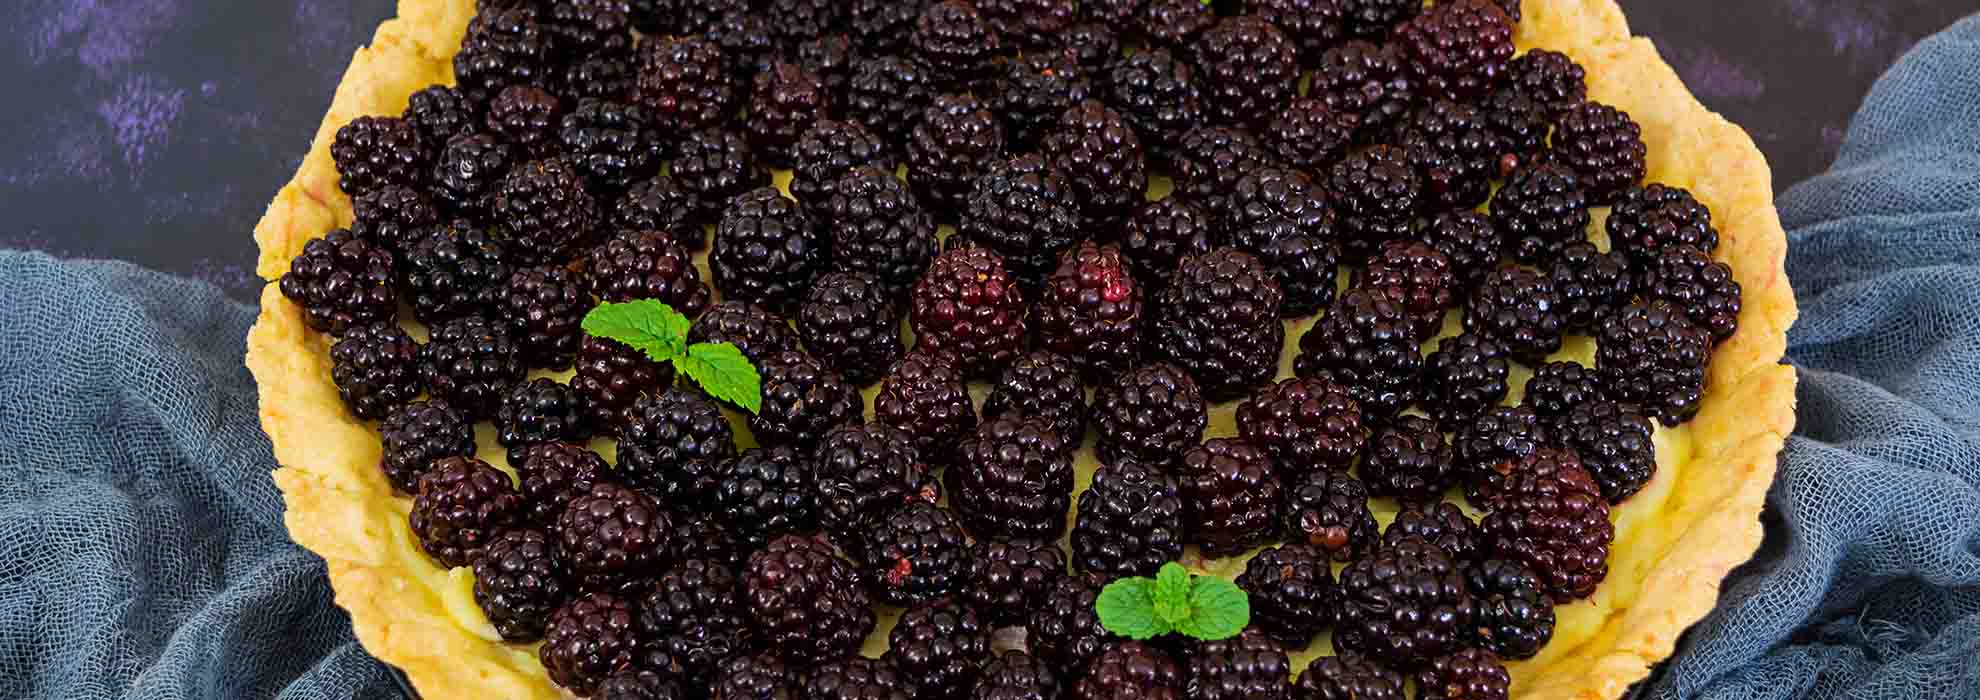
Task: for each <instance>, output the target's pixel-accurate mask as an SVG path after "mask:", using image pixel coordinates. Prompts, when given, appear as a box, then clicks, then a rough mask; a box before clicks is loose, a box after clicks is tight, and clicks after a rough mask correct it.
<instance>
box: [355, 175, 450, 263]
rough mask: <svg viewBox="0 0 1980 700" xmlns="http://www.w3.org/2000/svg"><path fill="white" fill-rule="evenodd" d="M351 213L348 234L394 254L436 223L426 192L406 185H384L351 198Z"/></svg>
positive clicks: (437, 215) (436, 214) (436, 212)
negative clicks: (362, 238)
mask: <svg viewBox="0 0 1980 700" xmlns="http://www.w3.org/2000/svg"><path fill="white" fill-rule="evenodd" d="M351 214H352V221H351V232H353V233H356V234H358V235H359V236H362V237H364V238H366V239H368V240H370V241H371V242H373V243H377V244H380V245H383V246H384V247H385V248H386V249H387V250H390V251H392V252H393V253H398V254H404V253H405V251H406V250H407V249H409V248H411V247H412V244H413V243H415V242H417V241H418V240H419V239H420V238H421V237H423V236H425V235H426V234H427V232H428V230H429V229H431V228H432V227H433V226H435V225H437V224H439V223H440V210H439V209H438V208H437V207H435V206H434V205H433V200H432V199H429V198H428V197H427V190H425V189H423V188H413V187H408V186H406V185H396V184H395V185H386V186H384V187H380V188H378V189H375V190H372V191H370V192H366V193H364V194H362V195H359V196H357V197H354V198H352V199H351Z"/></svg>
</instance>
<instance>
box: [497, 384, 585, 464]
mask: <svg viewBox="0 0 1980 700" xmlns="http://www.w3.org/2000/svg"><path fill="white" fill-rule="evenodd" d="M588 418H590V412H589V411H588V410H586V408H585V406H584V399H582V398H580V397H579V396H578V395H577V392H574V391H571V388H570V387H569V386H567V385H565V384H563V383H562V382H559V381H556V380H554V379H545V378H541V377H539V378H536V379H532V380H529V381H527V382H523V383H520V384H516V385H515V386H512V387H509V389H508V391H505V392H503V393H502V404H501V405H500V406H498V407H496V409H495V440H496V441H497V442H500V443H501V444H502V446H503V447H506V448H509V461H510V462H512V463H513V462H520V461H522V457H523V455H524V454H525V453H526V452H528V451H529V447H530V446H531V445H537V444H542V443H546V442H569V443H580V444H581V443H583V442H584V441H586V440H589V439H590V438H591V432H592V430H591V422H590V421H589V420H587V419H588Z"/></svg>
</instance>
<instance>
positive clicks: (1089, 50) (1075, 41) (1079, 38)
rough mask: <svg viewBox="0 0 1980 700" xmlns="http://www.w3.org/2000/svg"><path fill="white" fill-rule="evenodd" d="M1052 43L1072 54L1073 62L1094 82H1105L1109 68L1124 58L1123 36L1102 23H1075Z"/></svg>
mask: <svg viewBox="0 0 1980 700" xmlns="http://www.w3.org/2000/svg"><path fill="white" fill-rule="evenodd" d="M1051 41H1052V43H1053V44H1054V45H1055V46H1056V47H1057V48H1058V50H1060V51H1064V52H1066V53H1068V54H1071V55H1072V57H1073V62H1074V63H1078V64H1079V67H1080V68H1083V69H1085V70H1086V74H1087V75H1088V76H1091V77H1092V78H1093V79H1094V81H1095V82H1104V81H1105V80H1106V70H1107V66H1108V65H1109V64H1111V63H1113V62H1114V61H1115V60H1116V59H1119V58H1120V57H1121V55H1122V51H1121V36H1120V34H1118V33H1116V32H1115V31H1114V29H1113V28H1112V27H1109V26H1107V25H1105V24H1101V23H1099V22H1080V23H1077V24H1074V25H1072V26H1070V27H1067V28H1065V30H1064V31H1061V32H1057V33H1056V36H1054V37H1052V39H1051ZM1100 96H1101V95H1100V94H1099V93H1098V92H1096V93H1095V94H1094V97H1100Z"/></svg>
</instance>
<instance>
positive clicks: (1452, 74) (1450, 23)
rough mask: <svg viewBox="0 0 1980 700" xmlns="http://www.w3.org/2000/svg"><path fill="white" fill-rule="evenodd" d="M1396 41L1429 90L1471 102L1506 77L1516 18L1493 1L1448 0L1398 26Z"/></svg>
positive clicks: (1436, 93)
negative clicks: (1513, 18)
mask: <svg viewBox="0 0 1980 700" xmlns="http://www.w3.org/2000/svg"><path fill="white" fill-rule="evenodd" d="M1394 39H1395V42H1396V44H1397V45H1398V46H1400V47H1401V48H1402V50H1403V52H1404V54H1405V55H1407V56H1409V60H1410V64H1411V66H1412V67H1413V69H1414V71H1415V73H1416V76H1417V79H1418V80H1419V81H1421V82H1422V84H1423V89H1424V90H1425V91H1427V92H1429V93H1430V94H1434V95H1438V96H1442V97H1448V98H1451V99H1454V100H1470V99H1476V98H1478V97H1481V96H1483V95H1484V94H1485V93H1486V92H1488V91H1490V90H1491V89H1492V88H1493V87H1494V86H1495V85H1497V84H1498V82H1499V81H1500V80H1501V79H1503V78H1504V76H1505V74H1506V63H1507V62H1508V61H1510V60H1512V56H1513V21H1512V18H1511V17H1508V16H1506V12H1505V10H1504V9H1503V8H1500V7H1499V6H1498V5H1495V4H1493V3H1492V0H1447V1H1446V2H1440V3H1437V4H1436V5H1435V6H1433V7H1431V8H1430V9H1429V10H1426V11H1424V12H1423V14H1421V15H1417V16H1416V17H1415V18H1414V19H1411V20H1409V21H1407V22H1404V23H1403V24H1402V25H1401V26H1399V27H1397V28H1396V31H1395V34H1394Z"/></svg>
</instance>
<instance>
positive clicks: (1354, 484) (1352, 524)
mask: <svg viewBox="0 0 1980 700" xmlns="http://www.w3.org/2000/svg"><path fill="white" fill-rule="evenodd" d="M1275 507H1278V506H1275ZM1275 515H1278V516H1279V517H1280V519H1281V520H1282V521H1283V522H1284V525H1285V532H1286V536H1287V537H1288V538H1290V539H1291V540H1292V541H1294V542H1305V543H1307V544H1310V545H1313V546H1314V547H1318V548H1319V549H1320V551H1322V552H1325V553H1326V554H1327V555H1328V556H1330V557H1333V559H1334V560H1335V561H1348V560H1350V559H1353V558H1356V557H1360V556H1362V555H1364V554H1366V553H1368V551H1369V550H1371V549H1373V548H1374V547H1375V538H1376V534H1377V532H1378V530H1377V529H1376V526H1375V516H1374V514H1373V512H1371V511H1370V510H1368V487H1367V486H1366V485H1364V484H1362V483H1361V481H1360V480H1359V479H1356V478H1354V477H1352V476H1348V473H1347V472H1345V471H1338V472H1336V471H1329V470H1325V469H1321V470H1316V471H1310V472H1306V473H1305V474H1300V475H1297V476H1295V477H1293V478H1292V479H1291V481H1290V482H1289V484H1288V486H1287V487H1286V499H1285V503H1284V504H1283V510H1282V511H1281V512H1277V513H1275Z"/></svg>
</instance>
